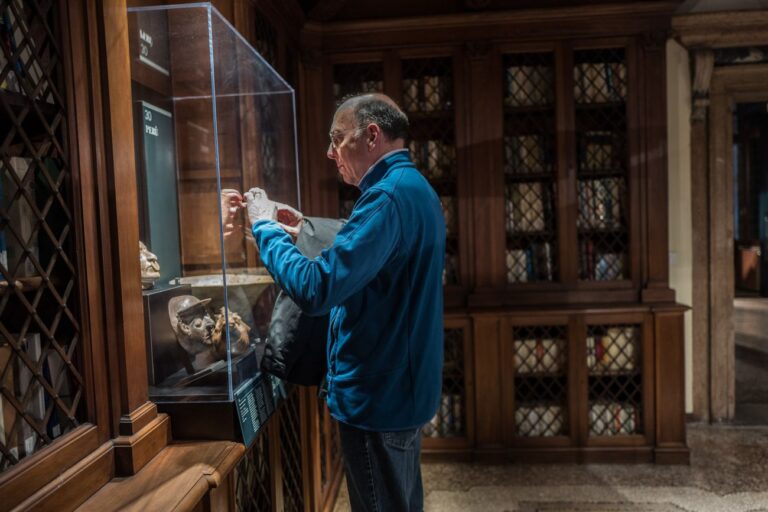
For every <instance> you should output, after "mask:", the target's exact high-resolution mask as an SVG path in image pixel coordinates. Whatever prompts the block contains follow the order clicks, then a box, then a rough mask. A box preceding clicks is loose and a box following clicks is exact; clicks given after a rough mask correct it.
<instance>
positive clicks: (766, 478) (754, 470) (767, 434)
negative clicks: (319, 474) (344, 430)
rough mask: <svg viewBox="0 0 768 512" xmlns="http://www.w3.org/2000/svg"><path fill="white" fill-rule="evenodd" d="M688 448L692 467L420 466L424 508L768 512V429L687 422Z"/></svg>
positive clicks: (342, 498) (339, 510)
mask: <svg viewBox="0 0 768 512" xmlns="http://www.w3.org/2000/svg"><path fill="white" fill-rule="evenodd" d="M688 444H689V447H690V448H691V465H690V466H655V465H651V464H638V465H616V464H589V465H522V464H516V465H511V464H510V465H487V464H469V463H455V464H444V463H440V464H437V463H430V464H423V465H422V471H423V475H424V488H425V510H427V511H435V512H453V511H462V512H471V511H480V512H591V511H594V512H630V511H631V512H681V511H684V512H757V511H761V512H768V427H745V426H723V425H720V426H709V425H689V428H688ZM348 510H350V508H349V501H348V498H347V492H346V485H345V484H342V489H341V492H340V493H339V500H338V502H337V506H336V512H345V511H348Z"/></svg>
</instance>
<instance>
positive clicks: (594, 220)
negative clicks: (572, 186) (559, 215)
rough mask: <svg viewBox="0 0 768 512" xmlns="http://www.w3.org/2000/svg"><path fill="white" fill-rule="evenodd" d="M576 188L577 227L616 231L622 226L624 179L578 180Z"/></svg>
mask: <svg viewBox="0 0 768 512" xmlns="http://www.w3.org/2000/svg"><path fill="white" fill-rule="evenodd" d="M576 188H577V192H578V197H579V218H578V219H577V221H576V225H577V227H579V228H586V229H617V228H621V227H622V226H623V224H624V215H623V208H622V206H623V205H622V201H623V198H624V178H601V179H594V180H579V181H578V182H577V185H576Z"/></svg>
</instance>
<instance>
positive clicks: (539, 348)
mask: <svg viewBox="0 0 768 512" xmlns="http://www.w3.org/2000/svg"><path fill="white" fill-rule="evenodd" d="M565 347H566V345H565V340H561V339H553V338H544V339H525V340H515V374H516V375H526V374H533V373H560V372H562V371H564V370H565V367H566V356H567V354H566V352H565Z"/></svg>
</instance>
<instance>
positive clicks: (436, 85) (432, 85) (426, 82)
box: [403, 75, 453, 112]
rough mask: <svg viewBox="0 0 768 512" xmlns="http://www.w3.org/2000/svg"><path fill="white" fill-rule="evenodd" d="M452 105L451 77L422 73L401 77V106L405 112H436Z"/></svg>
mask: <svg viewBox="0 0 768 512" xmlns="http://www.w3.org/2000/svg"><path fill="white" fill-rule="evenodd" d="M452 105H453V97H452V91H451V79H450V77H448V76H445V75H424V76H420V77H418V78H404V79H403V108H404V109H405V111H406V112H437V111H441V110H447V109H450V108H451V107H452Z"/></svg>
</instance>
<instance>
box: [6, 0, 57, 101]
mask: <svg viewBox="0 0 768 512" xmlns="http://www.w3.org/2000/svg"><path fill="white" fill-rule="evenodd" d="M10 3H11V4H13V8H11V6H10V5H8V6H6V7H4V8H2V10H0V46H1V47H2V48H0V70H2V69H3V68H5V67H7V66H8V67H10V68H11V69H12V71H11V72H9V73H7V74H6V75H5V79H4V80H3V81H2V82H0V89H5V90H8V91H12V92H18V93H23V92H24V90H28V91H31V90H33V89H34V88H35V86H36V85H37V84H38V83H39V82H40V80H41V79H42V78H43V72H42V69H41V67H40V59H41V58H42V54H43V52H40V53H39V54H38V55H37V56H36V57H35V56H34V55H33V52H34V51H36V50H35V48H34V46H33V45H34V44H35V42H34V41H32V40H30V39H27V40H26V41H24V34H25V33H26V34H29V33H30V32H31V31H30V27H29V26H28V21H27V19H25V17H24V16H22V17H21V18H17V16H16V14H17V13H24V12H25V11H27V10H28V9H29V7H28V6H25V2H24V1H23V0H11V2H10ZM19 48H21V51H19ZM17 52H18V53H17ZM14 55H16V58H15V59H14V61H13V62H10V63H9V62H8V60H7V56H14ZM44 99H45V100H46V101H48V102H49V103H52V102H53V97H52V95H51V94H50V93H49V94H48V95H47V97H46V98H44Z"/></svg>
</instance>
